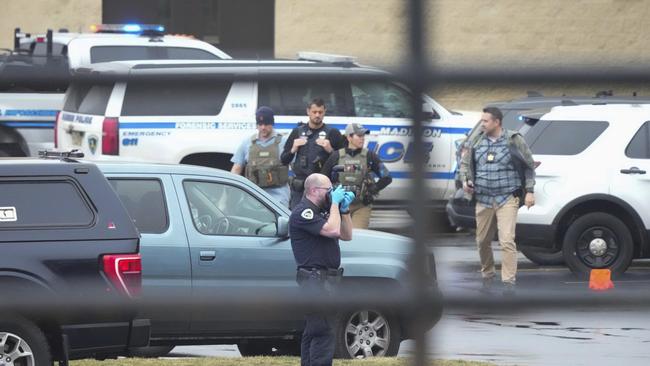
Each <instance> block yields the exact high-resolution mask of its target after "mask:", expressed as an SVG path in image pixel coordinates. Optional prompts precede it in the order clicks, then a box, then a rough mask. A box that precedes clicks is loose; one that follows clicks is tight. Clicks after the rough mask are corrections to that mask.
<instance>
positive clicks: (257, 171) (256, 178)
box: [230, 106, 289, 207]
mask: <svg viewBox="0 0 650 366" xmlns="http://www.w3.org/2000/svg"><path fill="white" fill-rule="evenodd" d="M255 121H256V122H257V133H256V134H254V135H253V136H251V137H249V138H247V139H246V140H244V141H242V143H241V144H240V145H239V148H238V149H237V151H236V152H235V154H234V155H233V156H232V159H230V161H231V162H233V166H232V169H231V170H230V171H231V172H232V173H235V174H242V173H243V172H244V171H245V176H246V178H248V179H250V180H251V181H252V182H253V183H255V184H257V185H258V186H259V187H261V188H262V189H264V191H266V192H267V193H268V194H270V195H271V196H272V197H274V198H275V199H277V200H278V201H280V203H282V204H283V205H285V206H287V207H288V206H289V186H288V184H287V182H288V180H289V168H288V167H287V166H286V165H284V164H282V162H281V161H280V153H281V151H282V148H281V146H284V143H285V142H286V138H283V137H282V135H281V134H279V133H276V131H275V130H274V129H273V126H274V124H275V118H274V116H273V109H271V108H269V107H264V106H262V107H259V108H258V109H257V112H255Z"/></svg>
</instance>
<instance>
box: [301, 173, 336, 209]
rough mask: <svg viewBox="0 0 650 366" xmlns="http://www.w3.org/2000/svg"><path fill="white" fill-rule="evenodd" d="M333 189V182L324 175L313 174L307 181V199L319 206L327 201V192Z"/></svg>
mask: <svg viewBox="0 0 650 366" xmlns="http://www.w3.org/2000/svg"><path fill="white" fill-rule="evenodd" d="M331 187H332V182H330V180H329V178H327V176H325V175H323V174H319V173H313V174H311V175H309V176H308V177H307V179H305V197H306V198H307V199H308V200H310V201H311V202H313V203H314V204H315V205H317V206H321V205H322V204H323V202H325V200H326V197H325V196H326V195H328V194H329V193H328V192H327V190H328V189H329V188H331Z"/></svg>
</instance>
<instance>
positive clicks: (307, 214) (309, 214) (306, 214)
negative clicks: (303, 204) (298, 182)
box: [300, 208, 314, 220]
mask: <svg viewBox="0 0 650 366" xmlns="http://www.w3.org/2000/svg"><path fill="white" fill-rule="evenodd" d="M300 216H301V217H302V218H303V219H305V220H311V219H313V218H314V211H312V209H311V208H306V209H304V210H302V212H301V213H300Z"/></svg>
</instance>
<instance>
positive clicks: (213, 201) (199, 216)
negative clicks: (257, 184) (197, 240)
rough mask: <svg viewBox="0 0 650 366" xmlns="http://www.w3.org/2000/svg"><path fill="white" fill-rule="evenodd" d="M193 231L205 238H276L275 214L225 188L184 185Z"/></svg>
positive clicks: (195, 183) (193, 183)
mask: <svg viewBox="0 0 650 366" xmlns="http://www.w3.org/2000/svg"><path fill="white" fill-rule="evenodd" d="M183 188H184V189H185V195H186V197H187V201H188V204H189V206H190V210H191V212H192V221H193V222H194V227H195V228H196V230H198V231H199V232H200V233H201V234H205V235H239V236H267V237H268V236H275V234H276V232H277V229H276V216H275V213H274V212H273V211H272V210H271V209H269V208H268V207H266V206H264V205H263V204H262V203H261V202H260V201H259V200H258V199H257V198H256V197H255V196H253V195H252V194H250V193H248V192H246V191H245V190H243V189H241V188H238V187H235V186H231V185H228V184H221V183H213V182H199V181H186V182H184V183H183Z"/></svg>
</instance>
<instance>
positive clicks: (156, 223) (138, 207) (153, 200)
mask: <svg viewBox="0 0 650 366" xmlns="http://www.w3.org/2000/svg"><path fill="white" fill-rule="evenodd" d="M109 182H111V185H112V186H113V189H115V192H117V195H118V197H120V201H122V204H123V205H124V207H125V208H126V210H127V211H128V212H129V216H131V219H132V220H133V222H134V223H135V226H136V227H137V228H138V230H140V232H141V233H145V234H162V233H164V232H165V231H167V227H168V225H169V224H168V223H169V219H168V217H167V204H166V202H165V194H164V192H163V188H162V184H161V183H160V181H159V180H157V179H115V178H111V179H109Z"/></svg>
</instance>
